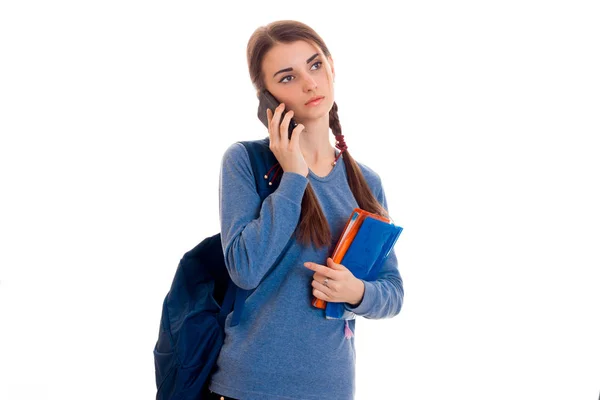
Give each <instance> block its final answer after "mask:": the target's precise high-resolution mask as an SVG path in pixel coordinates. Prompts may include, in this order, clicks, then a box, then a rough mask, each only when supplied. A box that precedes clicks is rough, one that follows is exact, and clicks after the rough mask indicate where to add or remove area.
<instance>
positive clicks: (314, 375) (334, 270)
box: [210, 21, 404, 400]
mask: <svg viewBox="0 0 600 400" xmlns="http://www.w3.org/2000/svg"><path fill="white" fill-rule="evenodd" d="M247 58H248V67H249V72H250V77H251V79H252V83H253V85H254V86H255V88H256V89H257V92H258V93H260V92H261V91H262V90H264V89H266V90H268V91H269V92H270V93H271V94H273V96H274V97H275V98H276V99H278V100H279V101H281V103H282V104H281V105H280V106H279V107H278V108H277V109H276V110H275V113H271V112H269V111H267V117H268V121H269V129H268V131H269V140H270V143H269V148H270V149H271V151H272V152H273V154H274V155H275V157H276V159H277V161H278V162H279V163H278V164H279V165H276V166H275V167H276V168H274V169H272V170H271V171H265V176H266V177H267V179H270V180H277V181H278V182H279V186H278V187H277V189H276V190H275V191H274V192H273V193H272V194H271V195H270V196H268V197H267V198H266V199H265V200H264V202H263V203H262V204H261V201H260V197H259V195H258V194H257V193H256V186H255V181H254V177H253V175H252V169H251V165H250V161H249V158H248V153H247V152H246V150H245V147H244V146H243V145H241V144H239V143H236V144H233V145H231V146H230V147H229V148H228V149H227V150H226V152H225V154H224V156H223V159H222V168H221V184H220V185H221V186H220V207H221V209H220V216H221V235H222V242H223V250H224V254H225V260H226V264H227V268H228V271H229V273H230V275H231V278H232V280H233V281H234V282H235V283H236V284H237V285H238V286H240V287H241V288H244V289H255V290H254V291H253V292H252V294H251V295H250V296H249V297H248V299H247V301H246V303H245V307H244V312H243V317H242V320H241V321H240V323H239V324H238V325H235V326H233V327H232V326H231V325H230V319H231V315H229V317H228V319H227V322H226V329H225V333H226V338H225V343H224V345H223V347H222V349H221V353H220V355H219V358H218V361H217V369H216V372H215V373H214V374H213V376H212V379H211V383H210V390H211V391H212V392H213V395H214V398H215V399H221V398H222V399H229V398H232V399H242V400H252V399H260V400H282V399H310V400H317V399H319V400H321V399H327V400H334V399H340V400H342V399H343V400H348V399H352V398H353V397H354V391H355V390H354V386H355V385H354V377H355V372H354V363H355V351H354V339H353V335H352V334H353V332H354V328H355V320H354V319H352V320H350V321H349V322H347V320H346V321H345V320H337V319H327V318H326V317H325V313H324V310H322V309H319V308H316V307H313V306H312V304H311V299H312V297H313V296H314V297H316V298H318V299H322V300H325V301H327V302H339V303H344V305H345V308H346V309H347V310H349V311H352V312H353V313H354V314H355V315H358V316H363V317H366V318H389V317H392V316H394V315H396V314H398V313H399V312H400V308H401V307H402V300H403V294H404V290H403V286H402V279H401V277H400V274H399V272H398V268H397V259H396V256H395V254H394V252H393V251H392V252H390V254H389V256H388V258H387V259H386V261H385V264H384V266H383V268H382V270H381V272H380V273H379V275H378V277H377V280H375V281H369V282H367V281H363V280H360V279H357V278H356V277H354V276H353V275H352V273H351V272H350V271H349V270H348V269H347V268H345V267H344V266H343V265H341V264H336V263H334V262H333V261H332V260H331V259H330V258H328V256H329V255H330V254H331V251H332V249H333V246H334V245H335V244H336V243H337V239H338V238H339V236H340V234H341V231H342V230H343V228H344V226H345V223H346V221H347V219H348V217H349V216H350V214H351V212H352V210H353V209H354V208H356V207H360V208H362V209H364V210H367V211H370V212H373V213H377V214H381V215H387V212H386V207H387V205H386V199H385V194H384V191H383V188H382V184H381V181H380V178H379V176H378V175H377V174H376V173H375V172H374V171H373V170H371V169H369V168H368V167H367V166H365V165H364V164H361V163H358V162H357V161H355V160H354V159H353V158H352V157H351V156H350V152H349V150H348V148H347V146H346V144H345V141H344V136H343V135H342V129H341V125H340V121H339V119H338V114H337V109H338V107H337V104H336V103H335V101H334V80H335V69H334V64H333V59H332V57H331V54H330V53H329V50H328V49H327V46H326V45H325V43H324V42H323V40H322V39H321V37H320V36H319V35H318V34H317V33H316V32H314V30H312V29H311V28H310V27H308V26H307V25H305V24H303V23H300V22H297V21H277V22H273V23H271V24H269V25H267V26H264V27H260V28H258V29H257V30H256V31H255V32H254V33H253V34H252V36H251V38H250V40H249V42H248V48H247ZM284 107H285V108H287V110H290V111H288V112H287V113H286V114H285V115H283V113H282V111H283V109H284ZM292 117H293V118H294V120H295V121H296V122H297V123H298V125H297V126H296V128H295V129H294V131H293V134H292V137H291V140H290V139H288V126H289V123H290V119H291V118H292ZM330 129H331V132H332V133H333V135H334V136H335V139H336V142H337V144H336V147H335V148H334V147H333V146H332V145H331V144H330V140H329V132H330ZM336 148H337V149H336ZM273 171H275V172H273ZM292 237H293V238H294V239H293V242H292V244H291V246H289V247H288V246H287V244H288V241H289V240H290V238H292Z"/></svg>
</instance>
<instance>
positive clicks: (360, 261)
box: [325, 216, 402, 319]
mask: <svg viewBox="0 0 600 400" xmlns="http://www.w3.org/2000/svg"><path fill="white" fill-rule="evenodd" d="M401 232H402V228H401V227H399V226H396V225H394V224H392V223H389V222H385V221H381V220H379V219H375V218H372V217H370V216H367V217H365V218H364V220H363V222H362V224H361V225H360V227H359V228H358V232H357V233H356V236H355V237H354V240H352V243H351V244H350V247H349V248H348V250H347V251H346V254H345V255H344V257H343V258H342V261H341V263H340V264H342V265H344V266H345V267H346V268H348V269H349V270H350V271H351V272H352V274H354V276H355V277H357V278H359V279H362V280H365V281H374V280H376V279H377V275H378V274H379V271H380V270H381V267H382V266H383V264H384V262H385V260H386V258H387V256H388V255H389V254H390V251H391V250H392V248H393V247H394V245H395V244H396V241H397V240H398V237H399V236H400V233H401ZM344 304H345V303H327V307H326V309H325V316H326V317H327V318H329V319H354V318H355V317H356V315H355V314H354V313H352V312H350V311H348V310H346V308H345V306H344Z"/></svg>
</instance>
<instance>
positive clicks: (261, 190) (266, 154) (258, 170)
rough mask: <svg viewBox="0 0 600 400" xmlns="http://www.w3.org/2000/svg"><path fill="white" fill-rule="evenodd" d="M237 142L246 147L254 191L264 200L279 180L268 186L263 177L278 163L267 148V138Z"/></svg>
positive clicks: (275, 187) (277, 184)
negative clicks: (254, 186) (254, 185)
mask: <svg viewBox="0 0 600 400" xmlns="http://www.w3.org/2000/svg"><path fill="white" fill-rule="evenodd" d="M239 143H241V144H243V145H244V147H246V151H247V152H248V157H249V158H250V165H252V173H253V175H254V182H255V184H256V191H257V193H258V194H259V196H260V200H261V201H264V199H266V198H267V196H269V195H270V194H271V193H273V191H275V189H277V186H279V181H275V182H273V184H272V185H271V186H269V183H268V181H267V180H266V179H265V178H264V176H265V174H266V173H267V172H268V171H269V170H270V169H271V167H273V166H274V165H275V164H277V163H278V161H277V158H275V155H274V154H273V152H272V151H271V149H270V148H269V138H268V137H267V138H264V139H261V140H248V141H240V142H239Z"/></svg>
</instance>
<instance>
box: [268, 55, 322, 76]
mask: <svg viewBox="0 0 600 400" xmlns="http://www.w3.org/2000/svg"><path fill="white" fill-rule="evenodd" d="M318 55H319V53H315V54H313V55H312V56H310V58H309V59H308V60H306V63H307V64H308V63H309V62H311V61H312V60H314V59H315V58H316V57H317V56H318ZM293 70H294V68H292V67H289V68H284V69H281V70H279V71H277V72H275V73H274V74H273V78H275V77H276V76H277V74H281V73H282V72H290V71H293Z"/></svg>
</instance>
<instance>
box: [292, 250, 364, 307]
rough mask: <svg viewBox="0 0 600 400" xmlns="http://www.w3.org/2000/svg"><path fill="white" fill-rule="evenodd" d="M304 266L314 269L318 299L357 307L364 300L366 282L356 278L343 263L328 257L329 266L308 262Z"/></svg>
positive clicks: (314, 292) (313, 283)
mask: <svg viewBox="0 0 600 400" xmlns="http://www.w3.org/2000/svg"><path fill="white" fill-rule="evenodd" d="M304 266H305V267H306V268H308V269H310V270H312V271H315V274H314V275H313V281H312V287H313V295H314V296H315V297H316V298H317V299H321V300H325V301H327V302H332V303H348V304H350V305H351V306H353V307H355V306H357V305H358V304H360V302H361V301H362V298H363V295H364V293H365V284H364V283H363V281H361V280H360V279H358V278H356V277H355V276H354V275H353V274H352V272H350V270H349V269H348V268H346V267H344V266H343V265H342V264H337V263H334V262H333V259H332V258H331V257H328V258H327V266H325V265H321V264H317V263H313V262H306V263H304Z"/></svg>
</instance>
